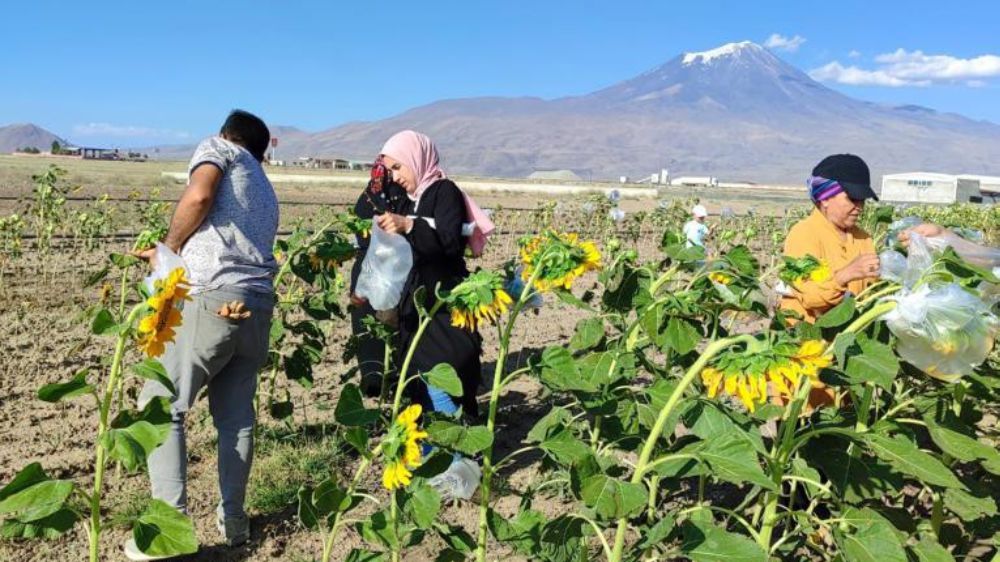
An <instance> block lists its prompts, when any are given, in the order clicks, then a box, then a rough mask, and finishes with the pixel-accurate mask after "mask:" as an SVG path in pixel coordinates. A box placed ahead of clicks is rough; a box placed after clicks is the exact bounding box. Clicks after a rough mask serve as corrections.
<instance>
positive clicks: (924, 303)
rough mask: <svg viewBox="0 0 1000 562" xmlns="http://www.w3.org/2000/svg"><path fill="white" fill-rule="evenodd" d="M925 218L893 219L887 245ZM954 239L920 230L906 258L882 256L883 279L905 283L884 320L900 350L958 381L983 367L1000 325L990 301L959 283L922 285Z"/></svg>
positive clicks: (935, 372)
mask: <svg viewBox="0 0 1000 562" xmlns="http://www.w3.org/2000/svg"><path fill="white" fill-rule="evenodd" d="M920 222H921V221H920V220H919V219H916V218H912V217H910V218H907V219H903V220H902V221H897V222H896V223H893V224H892V225H890V228H889V232H890V234H889V237H888V238H887V243H888V244H889V245H895V241H896V240H897V237H898V234H899V233H900V232H902V231H903V230H905V229H906V228H911V227H913V226H916V225H917V224H920ZM951 236H954V235H951ZM954 243H955V242H954V241H953V240H951V241H949V240H948V239H947V238H945V237H933V238H925V237H923V236H921V235H919V234H916V233H914V234H911V236H910V244H909V248H908V252H907V255H906V256H903V254H901V253H900V252H898V251H896V250H893V249H889V250H886V251H884V252H882V253H881V254H880V256H879V257H880V259H881V267H882V270H881V277H882V279H884V280H889V281H893V282H896V283H899V284H900V285H902V287H903V288H902V290H901V291H900V292H898V293H896V294H895V295H893V296H891V297H887V299H888V300H894V301H896V303H897V306H896V308H894V309H893V310H892V311H890V312H889V313H888V314H886V316H885V318H884V320H885V322H886V325H887V326H888V327H889V330H890V331H891V332H892V333H893V335H895V336H896V340H897V343H896V353H897V354H898V355H899V356H900V357H901V358H902V359H904V360H905V361H906V362H908V363H910V364H911V365H913V366H914V367H917V368H918V369H920V370H921V371H923V372H924V373H926V374H927V375H929V376H931V377H933V378H935V379H938V380H941V381H945V382H955V381H957V380H959V379H960V378H961V377H963V376H965V375H968V374H971V373H972V372H973V370H975V368H976V367H978V366H979V365H981V364H982V363H983V361H985V360H986V358H987V357H988V356H989V354H990V351H991V350H992V349H993V345H994V343H995V341H996V336H997V332H998V328H1000V323H998V320H997V317H996V316H995V315H994V314H993V313H992V312H991V310H990V305H989V304H988V301H984V300H983V299H982V298H979V296H977V295H975V294H973V293H972V292H970V291H967V290H965V289H963V288H962V287H961V286H959V285H958V284H956V283H940V282H938V283H934V282H931V283H922V278H923V277H924V274H925V273H927V272H928V271H929V270H931V268H932V267H933V265H934V254H935V252H939V251H941V250H944V249H945V248H946V247H949V246H951V245H953V244H954ZM985 285H987V284H981V286H980V288H979V289H980V293H981V294H982V295H983V296H984V297H985V298H989V294H990V293H989V290H990V287H987V286H985Z"/></svg>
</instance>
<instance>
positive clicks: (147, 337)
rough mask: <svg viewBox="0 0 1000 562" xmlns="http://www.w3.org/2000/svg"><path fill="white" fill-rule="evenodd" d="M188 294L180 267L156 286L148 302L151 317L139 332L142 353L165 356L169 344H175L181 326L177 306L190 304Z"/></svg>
mask: <svg viewBox="0 0 1000 562" xmlns="http://www.w3.org/2000/svg"><path fill="white" fill-rule="evenodd" d="M189 290H190V289H189V288H188V285H187V279H185V278H184V269H183V268H180V267H178V268H177V269H174V270H173V271H171V272H170V273H169V274H168V275H167V276H166V277H165V278H163V279H157V280H156V282H155V283H154V284H153V294H152V295H150V296H149V298H148V299H146V305H147V306H148V307H149V313H148V314H147V315H146V316H144V317H143V318H142V319H141V320H140V321H139V326H138V328H137V329H136V332H137V333H138V345H139V349H141V350H142V351H143V352H144V353H145V354H146V355H147V356H148V357H159V356H160V355H163V351H164V350H165V348H166V344H167V343H168V342H172V341H174V336H175V335H176V332H175V331H174V328H176V327H178V326H180V325H181V311H180V310H179V309H178V308H177V304H178V303H180V302H181V301H186V300H191V297H190V296H188V292H189Z"/></svg>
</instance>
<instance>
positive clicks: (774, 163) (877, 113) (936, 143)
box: [187, 41, 1000, 184]
mask: <svg viewBox="0 0 1000 562" xmlns="http://www.w3.org/2000/svg"><path fill="white" fill-rule="evenodd" d="M406 128H412V129H416V130H419V131H422V132H424V133H427V134H428V135H430V136H431V138H433V139H434V140H435V141H436V142H437V143H438V146H439V148H440V149H441V154H442V159H443V164H444V166H445V168H446V169H447V170H449V171H451V172H454V173H460V174H479V175H492V176H510V177H524V176H527V175H528V174H530V173H531V172H533V171H535V170H539V169H569V170H573V171H574V172H576V173H577V174H578V175H580V176H581V177H584V178H593V179H599V178H601V179H612V178H617V177H618V176H620V175H630V176H635V177H641V176H645V175H646V174H649V173H652V172H657V171H659V170H660V168H668V169H669V170H670V171H671V172H672V173H673V174H674V175H681V174H684V175H687V174H695V175H713V176H717V177H721V178H725V179H740V180H753V181H760V182H783V183H794V184H798V183H799V182H801V181H803V180H804V178H805V177H806V176H807V175H808V172H809V170H811V169H812V166H813V165H814V164H815V163H816V162H817V161H819V160H820V159H821V158H822V157H823V156H826V155H827V154H831V153H835V152H854V153H857V154H860V155H861V156H862V157H864V158H865V159H866V160H867V161H868V162H869V163H870V164H871V166H872V171H873V174H875V175H876V176H877V175H879V174H882V173H888V172H898V171H902V170H916V169H924V170H939V171H954V172H975V173H983V174H993V175H997V174H1000V125H996V124H993V123H988V122H983V121H973V120H971V119H967V118H965V117H962V116H960V115H955V114H945V113H938V112H936V111H933V110H930V109H927V108H922V107H919V106H901V107H890V106H883V105H877V104H873V103H868V102H863V101H859V100H856V99H853V98H850V97H848V96H846V95H843V94H841V93H839V92H836V91H834V90H831V89H830V88H827V87H826V86H824V85H822V84H820V83H819V82H816V81H815V80H813V79H812V78H810V77H809V76H808V75H806V74H805V73H804V72H802V71H801V70H799V69H797V68H795V67H794V66H792V65H790V64H788V63H786V62H784V61H783V60H781V59H780V58H778V57H777V56H775V55H774V54H773V53H772V52H770V51H768V50H767V49H764V48H763V47H761V46H759V45H756V44H754V43H751V42H747V41H744V42H741V43H730V44H728V45H723V46H721V47H718V48H716V49H712V50H709V51H703V52H698V53H684V54H682V55H679V56H677V57H674V58H673V59H671V60H670V61H668V62H666V63H665V64H663V65H660V66H658V67H656V68H653V69H651V70H649V71H648V72H645V73H643V74H641V75H639V76H636V77H634V78H631V79H628V80H625V81H622V82H620V83H617V84H613V85H611V86H609V87H607V88H604V89H601V90H598V91H596V92H593V93H590V94H587V95H582V96H574V97H565V98H559V99H554V100H543V99H539V98H530V97H525V98H501V97H481V98H467V99H454V100H443V101H438V102H435V103H431V104H428V105H425V106H421V107H417V108H414V109H411V110H409V111H406V112H404V113H402V114H399V115H396V116H393V117H390V118H388V119H383V120H380V121H374V122H354V123H347V124H344V125H342V126H338V127H335V128H332V129H329V130H326V131H321V132H318V133H312V134H309V133H302V132H301V131H295V132H292V133H286V132H282V133H281V134H277V133H276V136H279V138H281V144H280V145H279V147H278V155H279V158H282V159H285V160H291V159H294V158H297V157H299V156H325V157H332V156H337V157H346V158H352V159H369V158H374V156H375V155H376V153H377V152H378V150H379V149H380V148H381V146H382V143H384V142H385V140H386V139H387V138H388V137H389V136H390V135H392V134H393V133H395V132H397V131H399V130H402V129H406ZM187 150H188V153H189V151H190V148H188V149H187Z"/></svg>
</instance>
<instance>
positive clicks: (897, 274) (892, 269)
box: [878, 250, 906, 283]
mask: <svg viewBox="0 0 1000 562" xmlns="http://www.w3.org/2000/svg"><path fill="white" fill-rule="evenodd" d="M878 261H879V277H881V278H882V279H886V280H888V281H893V282H895V283H902V282H903V277H904V276H905V275H906V256H904V255H903V254H901V253H899V252H897V251H896V250H886V251H884V252H882V253H881V254H879V255H878Z"/></svg>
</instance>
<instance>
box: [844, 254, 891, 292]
mask: <svg viewBox="0 0 1000 562" xmlns="http://www.w3.org/2000/svg"><path fill="white" fill-rule="evenodd" d="M880 265H881V264H880V263H879V259H878V255H877V254H861V255H860V256H858V257H856V258H854V259H853V260H851V263H849V264H847V265H846V266H844V268H843V269H841V270H840V271H838V272H837V273H835V274H834V276H833V277H834V279H836V281H837V283H839V284H840V285H847V284H848V283H850V282H851V281H855V280H857V279H873V278H876V277H878V270H879V267H880Z"/></svg>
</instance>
